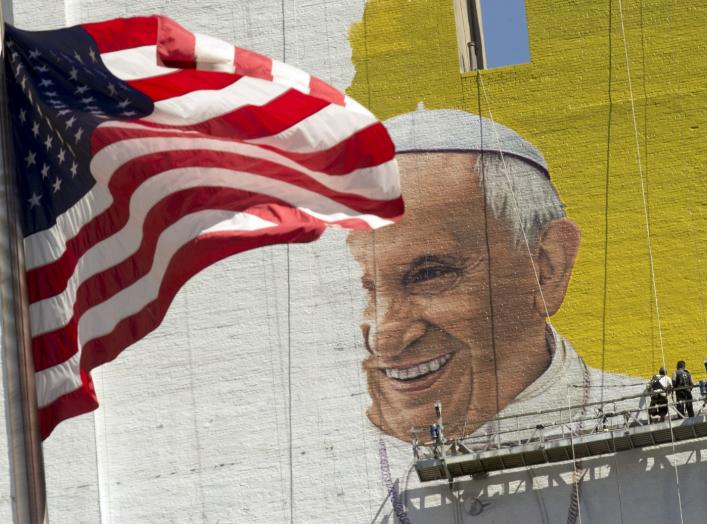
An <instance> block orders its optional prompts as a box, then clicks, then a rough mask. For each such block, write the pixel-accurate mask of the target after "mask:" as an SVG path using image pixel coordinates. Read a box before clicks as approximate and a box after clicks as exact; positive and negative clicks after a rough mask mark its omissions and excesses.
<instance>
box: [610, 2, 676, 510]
mask: <svg viewBox="0 0 707 524" xmlns="http://www.w3.org/2000/svg"><path fill="white" fill-rule="evenodd" d="M619 19H620V20H621V38H622V40H623V47H624V59H625V60H626V76H627V79H628V92H629V97H630V101H631V120H632V122H633V134H634V139H635V142H636V162H637V164H638V178H639V181H640V185H641V200H642V202H643V219H644V222H645V226H646V243H647V247H648V260H649V263H650V272H651V285H652V291H653V299H654V302H655V314H656V321H657V324H658V340H659V341H660V353H661V358H662V361H663V367H664V368H665V367H666V364H665V348H664V345H663V330H662V326H661V320H660V307H659V305H658V289H657V286H656V280H655V265H654V262H653V243H652V241H651V227H650V221H649V219H648V200H647V196H646V188H645V182H644V175H643V164H642V163H641V144H640V140H639V138H638V124H637V123H636V105H635V102H634V97H633V86H632V84H631V66H630V63H629V55H628V44H627V42H626V28H625V24H624V11H623V2H622V0H619ZM668 425H669V429H670V442H671V445H672V450H673V456H674V455H675V453H676V451H675V435H674V434H673V422H672V417H671V416H670V413H668ZM673 467H674V469H675V485H676V488H677V496H678V509H679V510H680V523H681V524H684V519H683V512H682V497H681V494H680V476H679V474H678V465H677V461H676V460H675V459H674V460H673Z"/></svg>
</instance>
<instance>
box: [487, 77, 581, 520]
mask: <svg viewBox="0 0 707 524" xmlns="http://www.w3.org/2000/svg"><path fill="white" fill-rule="evenodd" d="M477 79H478V81H479V86H480V87H481V92H482V94H483V97H484V101H485V102H486V108H487V109H488V112H489V118H490V120H491V127H492V129H493V132H494V134H495V135H496V143H497V145H498V149H497V152H498V154H499V156H500V157H501V164H502V165H503V176H504V177H505V179H506V183H507V184H508V188H509V189H510V193H511V197H512V198H513V208H514V210H515V212H516V213H517V215H518V216H520V205H519V204H518V199H517V198H516V195H515V191H514V190H513V184H512V183H511V179H510V176H509V172H508V166H507V165H506V159H505V157H504V155H503V151H501V147H500V145H501V138H500V135H499V133H498V127H497V126H496V121H495V120H494V118H493V111H492V109H491V103H490V101H489V97H488V94H487V93H486V87H485V86H484V81H483V77H482V76H481V73H480V72H477ZM520 230H521V233H522V234H523V243H524V244H525V248H526V250H527V251H528V259H529V260H530V266H531V267H532V269H533V276H534V277H535V283H536V284H537V286H538V291H539V292H540V298H541V300H542V304H543V309H544V310H545V321H546V322H547V323H548V324H549V325H552V322H551V321H550V312H549V311H548V308H547V302H546V301H545V295H544V293H543V290H542V286H541V285H540V277H539V274H538V269H537V267H536V265H535V261H534V260H533V253H532V251H531V249H530V242H529V241H528V235H527V234H526V232H525V228H524V227H521V228H520ZM562 378H563V379H564V380H565V383H566V384H567V389H566V391H567V402H568V405H571V404H572V396H571V395H570V389H569V381H568V379H567V375H566V374H563V376H562ZM571 433H572V432H571V431H570V434H571ZM575 458H576V457H575V454H574V444H573V445H572V464H573V466H574V476H573V480H574V487H575V489H574V493H573V497H572V500H575V499H576V501H577V514H578V516H579V523H580V524H581V523H582V512H581V508H580V507H579V506H580V500H579V498H580V490H579V485H578V483H579V481H580V480H579V479H581V478H582V476H581V475H580V474H579V473H578V465H577V461H576V460H575ZM571 509H572V506H570V510H571ZM573 522H574V521H573Z"/></svg>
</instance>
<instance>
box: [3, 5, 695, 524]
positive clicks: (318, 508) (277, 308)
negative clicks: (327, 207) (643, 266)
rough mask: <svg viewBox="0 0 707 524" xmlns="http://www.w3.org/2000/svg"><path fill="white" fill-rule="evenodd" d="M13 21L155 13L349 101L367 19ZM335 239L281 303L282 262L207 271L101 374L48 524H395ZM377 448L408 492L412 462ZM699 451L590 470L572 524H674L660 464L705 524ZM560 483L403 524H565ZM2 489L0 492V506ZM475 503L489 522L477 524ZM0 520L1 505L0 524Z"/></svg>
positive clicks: (623, 459)
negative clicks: (324, 84) (354, 39)
mask: <svg viewBox="0 0 707 524" xmlns="http://www.w3.org/2000/svg"><path fill="white" fill-rule="evenodd" d="M14 10H15V20H16V23H17V25H18V26H19V27H22V28H25V29H44V28H53V27H58V26H62V25H65V24H74V23H78V22H82V21H93V20H100V19H106V18H112V17H115V16H129V15H137V14H148V13H164V14H167V15H170V16H172V17H174V18H175V19H176V20H178V21H179V22H181V23H182V24H183V25H185V26H187V27H188V28H189V29H191V30H195V31H199V32H203V33H208V34H211V35H213V36H217V37H220V38H223V39H225V40H228V41H230V42H233V43H234V44H236V45H239V46H243V47H250V48H252V49H254V50H256V51H259V52H261V53H265V54H269V55H271V56H273V57H276V58H283V57H284V58H286V59H287V61H288V62H291V63H293V64H294V65H297V66H300V67H302V68H303V69H305V70H307V71H310V72H312V73H314V74H316V75H318V76H320V77H321V78H323V79H325V80H328V81H330V82H332V83H333V84H335V85H337V86H338V87H340V88H345V87H347V86H348V84H349V83H350V81H351V79H352V77H353V72H354V71H353V67H352V65H351V61H350V49H349V47H348V30H349V27H350V25H351V23H353V22H354V21H356V20H358V19H360V18H361V16H362V11H363V2H362V0H354V1H348V0H347V1H344V0H341V1H324V0H317V1H304V0H298V1H293V0H285V2H284V20H285V23H284V24H283V5H282V4H281V3H280V2H278V1H274V0H248V1H239V0H231V1H227V0H212V1H204V2H194V1H185V0H174V1H168V0H145V1H136V0H127V1H126V0H123V1H111V2H107V1H105V0H101V1H97V0H65V1H64V2H62V1H57V0H52V1H49V0H16V1H15V3H14ZM285 44H286V45H285ZM285 50H286V52H285ZM344 238H345V236H344V233H342V232H337V231H331V232H328V233H327V234H326V235H325V237H324V238H323V239H322V240H321V241H319V242H318V243H315V244H311V245H304V246H291V247H290V248H289V265H290V268H291V271H290V281H289V286H288V275H287V272H286V269H287V263H288V248H286V247H284V246H276V247H271V248H264V249H261V250H258V251H254V252H249V253H245V254H242V255H238V256H237V257H233V258H231V259H229V260H226V261H223V262H221V263H218V264H216V265H214V266H212V267H210V268H208V269H207V270H206V271H204V272H203V273H201V274H200V275H199V276H197V277H196V278H194V279H193V280H191V281H190V282H189V283H188V284H187V285H186V286H185V287H184V289H183V290H182V291H181V292H180V293H179V295H178V296H177V297H176V299H175V301H174V303H173V305H172V308H171V310H170V312H169V314H168V315H167V317H166V319H165V321H164V322H163V324H162V326H161V327H160V328H159V329H158V330H157V331H156V332H154V333H152V334H151V335H150V336H148V337H147V338H146V339H144V340H142V341H141V342H140V343H138V344H136V345H135V346H133V347H131V348H130V349H129V350H127V351H126V352H125V353H124V354H123V355H121V357H120V358H119V359H118V360H116V361H115V362H113V363H110V364H108V365H106V366H103V367H102V368H99V369H98V370H96V371H95V372H94V378H95V382H96V387H97V391H98V395H99V398H100V399H101V401H102V406H101V408H100V410H99V411H97V412H96V413H95V414H92V415H86V416H83V417H79V418H77V419H73V420H70V421H67V422H64V423H62V424H61V425H60V426H59V427H58V428H57V429H56V430H55V432H54V434H53V435H52V436H51V437H50V438H49V439H48V441H47V442H46V444H45V460H46V468H47V487H48V496H49V512H50V519H51V522H56V523H72V524H73V523H79V522H86V523H96V522H100V523H111V524H125V523H150V522H155V523H158V522H159V523H164V522H180V523H181V522H199V523H201V522H209V523H212V522H213V523H215V522H221V523H231V522H239V523H240V522H243V523H256V522H262V523H271V522H289V521H294V522H298V523H334V522H341V523H346V524H350V523H359V522H360V523H367V522H372V521H375V522H391V523H392V522H394V520H392V517H391V516H390V515H391V506H390V503H389V502H386V501H385V497H386V492H385V489H384V487H383V484H382V481H381V472H380V463H379V456H378V449H379V447H378V446H379V438H380V436H379V435H378V433H377V431H376V430H375V429H374V428H372V427H371V426H370V424H369V423H368V421H367V419H366V417H365V409H366V407H367V405H368V395H367V393H366V380H365V376H364V375H363V374H362V372H361V368H360V361H361V358H362V356H363V348H362V347H361V340H360V334H359V331H358V327H357V324H358V318H359V315H360V312H361V308H362V306H363V296H362V293H361V291H360V284H359V278H360V272H359V269H358V266H357V265H356V264H355V262H354V261H353V260H352V259H351V258H350V256H349V255H348V252H347V250H346V248H345V245H344ZM288 289H289V291H288ZM288 294H289V300H288ZM288 326H289V327H290V328H289V329H288ZM288 350H289V351H290V352H291V353H288ZM290 405H291V411H292V417H291V420H292V428H291V430H292V434H291V437H292V438H290V426H289V420H290V417H289V416H288V414H289V409H290ZM0 409H1V408H0ZM0 414H1V411H0ZM385 444H386V446H387V451H388V454H389V458H390V462H391V465H392V468H393V475H394V476H395V477H400V478H401V481H400V486H401V489H404V488H405V486H406V471H407V468H408V465H409V463H410V461H411V459H412V454H411V452H410V449H409V446H408V445H407V444H403V443H401V442H396V441H393V439H388V438H386V439H385ZM2 445H3V442H2V440H1V439H0V453H1V454H2V456H0V468H2V470H3V471H6V470H7V467H6V463H5V462H3V460H6V457H5V455H6V453H4V452H3V450H4V448H2ZM703 448H707V446H706V445H705V442H703V441H700V442H697V443H694V444H691V445H688V446H682V447H680V448H679V449H678V451H680V452H681V453H679V454H678V455H675V456H673V455H672V454H671V453H670V450H669V449H653V450H641V451H634V452H628V453H622V454H620V455H617V456H616V457H604V458H600V459H595V460H593V461H591V462H589V463H588V464H590V466H591V467H590V473H589V474H588V475H590V477H589V478H588V479H587V480H586V483H585V488H584V492H583V497H582V500H583V504H582V510H583V512H584V515H583V522H585V523H586V522H595V523H609V522H622V521H621V519H620V517H621V515H623V522H644V523H653V522H655V523H658V522H660V523H664V522H666V521H673V522H677V521H679V519H678V516H677V507H678V506H677V498H676V496H675V470H674V469H673V468H672V467H671V466H670V464H669V462H670V461H671V460H672V461H675V462H676V463H677V464H678V472H679V474H680V483H681V493H682V494H683V500H682V504H683V508H684V509H685V511H686V519H685V522H699V521H702V520H703V515H705V514H707V502H705V497H704V496H703V492H704V479H705V464H704V461H705V460H706V455H705V450H704V449H703ZM571 472H572V468H571V465H560V466H551V467H546V468H535V469H534V470H533V471H532V472H530V473H529V472H525V471H519V472H512V473H507V474H501V475H493V476H491V477H490V478H488V479H485V480H483V481H467V482H465V483H462V484H461V485H460V492H458V493H456V494H454V495H453V496H457V497H460V498H461V504H456V503H454V504H452V503H451V502H450V501H451V500H453V499H452V498H451V496H450V494H449V493H448V491H447V488H446V487H445V486H444V485H439V486H433V487H426V488H424V489H423V488H420V487H419V486H417V485H415V483H414V481H411V483H410V484H409V486H408V488H409V492H408V493H407V498H408V500H409V501H410V502H411V511H410V516H411V520H412V522H414V523H423V522H424V523H436V522H440V523H442V522H445V523H448V522H450V521H451V522H469V523H477V522H498V523H506V522H515V521H518V522H566V515H567V508H568V503H569V497H570V495H569V494H570V481H568V479H569V476H570V475H571ZM530 475H532V476H534V479H531V478H530ZM531 486H532V488H533V489H530V488H531ZM6 487H7V482H6V480H4V479H3V476H2V475H0V497H2V496H3V495H2V494H3V493H6V491H5V490H6ZM291 495H292V496H291ZM474 497H480V498H481V499H482V500H484V501H490V502H493V506H490V507H488V508H487V509H486V510H485V511H484V512H483V513H482V514H481V515H478V516H474V515H471V514H470V513H469V512H468V510H473V508H472V507H471V501H472V500H473V498H474ZM3 501H4V502H3ZM7 507H8V505H7V497H5V498H0V521H3V522H5V521H8V520H7V515H8V513H7ZM3 512H4V513H3ZM687 517H689V518H687ZM454 519H456V520H454Z"/></svg>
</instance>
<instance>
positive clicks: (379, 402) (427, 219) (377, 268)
mask: <svg viewBox="0 0 707 524" xmlns="http://www.w3.org/2000/svg"><path fill="white" fill-rule="evenodd" d="M398 161H399V165H400V170H401V176H402V184H403V186H402V187H403V194H404V197H405V203H406V214H405V217H404V219H403V220H402V221H401V222H400V223H399V224H397V225H395V226H391V227H386V228H383V229H381V230H379V231H376V232H375V233H371V232H355V233H352V234H351V235H350V237H349V246H350V248H351V251H352V253H353V255H354V256H355V258H356V259H357V261H358V262H359V263H360V264H361V266H362V268H363V272H364V274H363V286H364V288H365V289H367V290H368V293H369V302H368V306H367V308H366V310H365V312H364V322H363V324H362V331H363V337H364V341H365V344H366V348H367V350H368V356H367V358H366V359H365V360H364V362H363V367H364V369H365V370H366V372H367V376H368V386H369V393H370V395H371V399H372V401H373V403H372V406H371V408H370V410H369V417H370V418H371V420H372V421H373V422H374V423H375V424H376V425H378V426H379V427H381V428H382V429H383V430H384V431H385V432H387V433H389V434H392V435H395V436H397V437H399V438H401V439H405V440H408V439H409V438H410V433H409V432H410V429H411V427H413V426H418V427H419V426H427V425H429V424H431V423H432V422H433V421H434V419H435V415H434V408H433V405H434V402H435V401H436V400H440V401H441V402H442V407H443V411H444V416H445V421H449V422H461V421H464V420H467V419H473V420H478V419H487V418H490V417H492V416H494V415H495V414H496V413H497V412H498V410H499V409H501V408H502V407H503V406H504V405H505V404H506V403H507V402H508V401H509V400H510V399H506V398H504V393H503V388H502V387H499V386H500V384H499V382H500V380H501V376H502V373H501V372H500V370H499V366H503V365H504V362H506V361H508V359H511V358H515V359H520V362H521V363H522V362H523V360H524V359H525V358H529V357H527V356H525V355H522V354H518V347H519V345H518V344H517V342H518V340H519V338H522V336H523V333H524V330H526V329H528V326H530V325H531V324H533V323H534V324H538V318H539V317H538V315H537V313H535V311H534V308H533V300H534V295H535V293H534V292H535V290H536V289H537V286H536V283H535V279H534V276H533V273H532V266H531V265H530V263H529V258H528V254H527V251H524V250H523V249H516V248H514V247H513V246H512V243H511V234H510V231H509V229H508V228H507V227H506V226H505V225H503V224H502V223H500V222H499V221H497V220H496V219H495V218H494V217H493V213H492V212H491V209H488V210H486V206H485V203H484V199H483V198H482V196H481V193H480V190H479V180H478V175H477V173H476V167H475V166H476V157H475V155H472V154H465V153H419V154H418V153H415V154H403V155H399V156H398ZM540 323H541V324H542V317H540ZM521 345H522V344H521ZM545 352H546V350H545ZM515 363H516V364H518V362H515ZM514 367H516V366H514Z"/></svg>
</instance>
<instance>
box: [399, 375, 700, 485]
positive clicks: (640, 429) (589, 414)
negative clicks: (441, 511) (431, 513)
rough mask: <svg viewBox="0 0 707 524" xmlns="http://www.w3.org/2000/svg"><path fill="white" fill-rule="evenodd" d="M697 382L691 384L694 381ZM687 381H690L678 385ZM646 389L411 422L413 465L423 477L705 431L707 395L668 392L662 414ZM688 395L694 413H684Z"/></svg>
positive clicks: (610, 450) (591, 452)
mask: <svg viewBox="0 0 707 524" xmlns="http://www.w3.org/2000/svg"><path fill="white" fill-rule="evenodd" d="M695 387H697V386H695ZM679 389H688V388H679ZM649 401H650V394H649V393H648V392H644V393H641V394H637V395H630V396H624V397H620V398H614V399H610V400H606V401H603V402H602V401H599V402H591V403H587V404H582V405H570V406H564V407H558V408H552V409H545V410H538V411H534V412H527V413H521V414H514V415H507V416H501V417H495V418H493V419H490V420H479V421H463V422H453V423H450V424H446V425H443V424H442V417H441V405H439V403H437V404H435V411H436V412H437V417H438V420H437V423H436V424H433V425H432V426H431V427H428V428H413V429H412V448H413V454H414V457H415V469H416V471H417V473H418V476H419V478H420V480H421V481H422V482H427V481H432V480H442V479H447V480H448V481H449V482H452V481H453V479H454V478H457V477H461V476H466V475H476V474H484V473H488V472H490V471H496V470H504V469H513V468H518V467H527V466H531V465H538V464H543V463H554V462H562V461H567V460H573V459H579V458H585V457H590V456H598V455H603V454H607V453H614V452H617V451H623V450H628V449H634V448H638V447H643V446H650V445H657V444H663V443H670V442H672V441H680V440H687V439H694V438H701V437H705V436H707V409H706V408H705V406H706V404H707V396H705V395H701V396H700V398H696V399H694V400H673V399H672V398H671V397H667V399H666V401H667V406H666V408H667V413H666V414H665V415H664V417H660V415H659V414H657V413H656V407H655V406H651V405H650V402H649ZM688 403H690V404H692V406H693V408H694V412H695V416H693V417H690V416H688V413H689V410H688V409H687V408H688Z"/></svg>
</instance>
